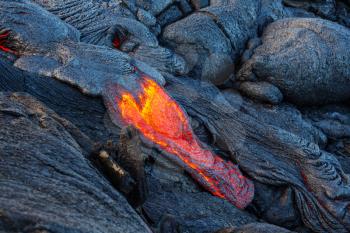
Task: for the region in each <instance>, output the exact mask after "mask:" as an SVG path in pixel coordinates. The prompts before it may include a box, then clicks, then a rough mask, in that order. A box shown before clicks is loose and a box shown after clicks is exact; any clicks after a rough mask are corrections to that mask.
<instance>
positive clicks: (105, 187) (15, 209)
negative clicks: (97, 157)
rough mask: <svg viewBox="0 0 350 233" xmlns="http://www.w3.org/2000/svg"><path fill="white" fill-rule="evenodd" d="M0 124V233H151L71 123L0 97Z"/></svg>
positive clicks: (15, 96)
mask: <svg viewBox="0 0 350 233" xmlns="http://www.w3.org/2000/svg"><path fill="white" fill-rule="evenodd" d="M0 122H1V127H0V132H1V133H0V135H1V136H0V183H1V185H0V206H1V207H0V213H1V214H0V231H1V232H38V231H40V232H62V233H63V232H151V231H150V230H149V229H148V227H147V226H146V224H145V223H144V222H143V221H142V220H141V218H140V217H139V216H138V215H137V214H136V212H135V211H134V210H133V209H132V208H131V207H130V206H129V205H128V203H127V201H126V200H125V198H124V197H122V196H121V195H120V194H119V193H117V192H116V191H115V190H114V189H113V188H112V187H111V185H110V184H109V183H108V182H107V181H106V180H105V179H104V178H103V177H102V176H101V175H100V174H99V173H98V172H97V171H96V170H95V169H94V168H93V167H92V165H91V164H90V162H89V161H88V160H87V159H86V158H85V156H84V154H86V151H85V150H84V147H81V145H83V141H86V140H88V139H87V138H86V137H84V136H83V134H82V133H79V132H80V131H79V130H77V129H76V128H75V127H74V126H73V125H72V124H71V123H70V122H68V121H66V120H64V119H63V118H61V117H59V116H58V115H57V114H55V113H54V112H53V111H52V110H50V109H48V108H46V107H45V106H44V105H42V104H41V103H39V102H38V101H36V100H34V99H33V98H31V97H30V96H29V95H26V94H20V93H1V94H0ZM84 138H85V139H84Z"/></svg>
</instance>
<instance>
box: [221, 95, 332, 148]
mask: <svg viewBox="0 0 350 233" xmlns="http://www.w3.org/2000/svg"><path fill="white" fill-rule="evenodd" d="M222 94H223V96H224V97H225V99H226V100H227V101H228V102H229V103H230V104H231V106H232V108H233V109H234V110H235V111H237V112H242V113H245V114H248V115H250V116H252V117H254V118H255V119H257V120H258V121H259V122H263V123H265V124H267V125H272V126H274V127H278V128H281V129H284V130H287V131H289V132H291V133H293V134H296V135H298V136H299V137H301V138H305V139H306V140H308V141H311V142H314V143H316V144H318V145H320V146H324V145H325V144H326V142H327V137H326V135H325V134H324V133H323V132H322V131H320V130H319V129H318V128H317V127H315V126H313V125H312V124H311V123H310V122H309V121H308V120H307V119H308V118H306V119H304V117H303V115H302V113H301V112H300V111H299V110H298V109H296V108H295V107H293V106H292V105H290V104H280V105H272V106H266V105H262V104H259V103H255V102H253V101H251V100H249V99H247V98H244V97H242V96H241V95H240V94H239V93H238V92H236V91H234V90H232V89H227V90H224V91H223V92H222Z"/></svg>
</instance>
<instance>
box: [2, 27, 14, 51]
mask: <svg viewBox="0 0 350 233" xmlns="http://www.w3.org/2000/svg"><path fill="white" fill-rule="evenodd" d="M9 35H10V31H6V32H4V33H2V34H0V50H2V51H4V52H6V53H14V51H13V50H12V49H10V48H8V47H6V46H5V43H6V42H7V39H8V37H9Z"/></svg>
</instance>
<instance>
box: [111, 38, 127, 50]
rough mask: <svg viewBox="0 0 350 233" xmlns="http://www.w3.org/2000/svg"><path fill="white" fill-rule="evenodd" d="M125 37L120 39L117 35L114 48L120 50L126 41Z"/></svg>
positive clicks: (114, 39)
mask: <svg viewBox="0 0 350 233" xmlns="http://www.w3.org/2000/svg"><path fill="white" fill-rule="evenodd" d="M125 39H126V38H125V37H124V36H122V37H119V36H118V35H115V36H114V38H113V41H112V44H113V47H114V48H116V49H120V46H121V45H122V43H123V42H124V41H125Z"/></svg>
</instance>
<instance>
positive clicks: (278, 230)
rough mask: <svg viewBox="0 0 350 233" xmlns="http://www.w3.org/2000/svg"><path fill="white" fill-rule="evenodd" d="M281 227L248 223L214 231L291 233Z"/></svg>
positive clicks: (230, 232)
mask: <svg viewBox="0 0 350 233" xmlns="http://www.w3.org/2000/svg"><path fill="white" fill-rule="evenodd" d="M292 232H294V231H289V230H287V229H284V228H282V227H278V226H274V225H271V224H267V223H250V224H247V225H244V226H242V227H236V228H231V229H224V230H220V231H217V232H216V233H292Z"/></svg>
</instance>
